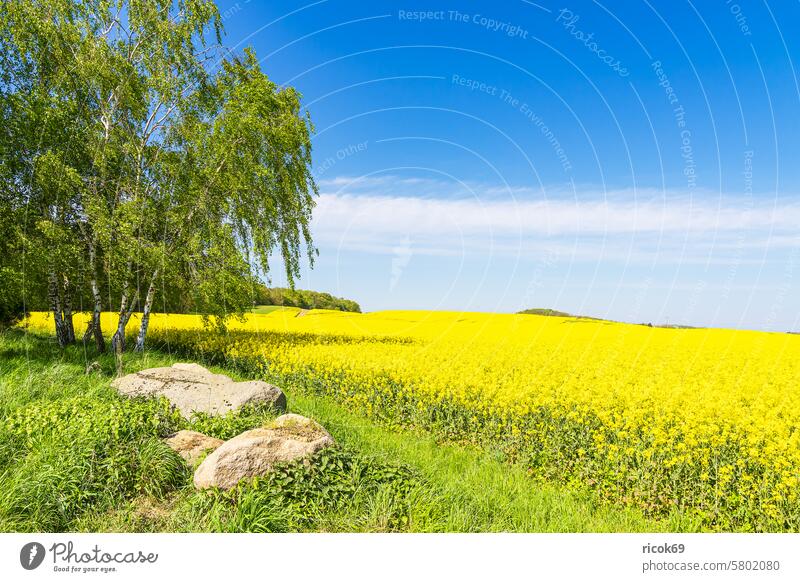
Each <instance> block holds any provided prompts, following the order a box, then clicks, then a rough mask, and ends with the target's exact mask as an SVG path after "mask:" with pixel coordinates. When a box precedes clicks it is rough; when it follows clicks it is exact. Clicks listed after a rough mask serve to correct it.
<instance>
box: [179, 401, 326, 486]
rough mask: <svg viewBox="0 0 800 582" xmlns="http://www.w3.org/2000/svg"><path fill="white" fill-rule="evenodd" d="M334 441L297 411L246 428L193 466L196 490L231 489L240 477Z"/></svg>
mask: <svg viewBox="0 0 800 582" xmlns="http://www.w3.org/2000/svg"><path fill="white" fill-rule="evenodd" d="M334 444H336V443H335V441H334V440H333V437H332V436H331V435H330V434H328V431H326V430H325V429H324V428H322V427H321V426H320V425H319V424H317V423H316V422H315V421H313V420H311V419H310V418H306V417H304V416H300V415H298V414H284V415H283V416H281V417H279V418H277V419H275V421H273V422H272V423H271V424H269V425H267V426H266V427H264V428H256V429H253V430H248V431H246V432H243V433H242V434H240V435H238V436H236V437H234V438H232V439H231V440H229V441H227V442H226V443H225V444H223V445H222V446H220V447H219V448H218V449H217V450H215V451H214V452H213V453H211V454H210V455H208V456H207V457H206V458H205V460H204V461H203V462H202V463H201V464H200V466H199V467H197V470H196V471H195V472H194V486H195V487H197V488H198V489H206V488H209V487H219V488H221V489H231V488H233V487H235V486H236V484H237V483H238V482H239V481H241V480H242V479H252V478H253V477H258V476H261V475H265V474H267V473H269V472H270V471H271V470H272V468H273V467H274V466H275V465H276V464H277V463H285V462H288V461H294V460H295V459H302V458H303V457H307V456H309V455H313V454H314V453H316V452H317V451H319V450H322V449H324V448H325V447H329V446H331V445H334Z"/></svg>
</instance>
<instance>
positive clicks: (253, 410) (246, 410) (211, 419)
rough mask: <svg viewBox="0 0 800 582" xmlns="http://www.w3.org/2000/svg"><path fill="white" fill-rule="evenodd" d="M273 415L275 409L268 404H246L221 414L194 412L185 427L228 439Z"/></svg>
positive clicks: (268, 419)
mask: <svg viewBox="0 0 800 582" xmlns="http://www.w3.org/2000/svg"><path fill="white" fill-rule="evenodd" d="M275 416H276V410H275V409H274V408H272V407H270V406H263V405H252V404H248V405H245V406H243V407H241V408H240V409H239V410H237V411H235V412H233V411H232V412H229V413H227V414H225V415H223V416H211V415H209V414H206V413H204V412H195V413H194V414H193V415H192V418H191V420H190V422H189V424H188V425H187V427H186V428H190V429H191V430H195V431H197V432H201V433H203V434H205V435H208V436H212V437H216V438H218V439H222V440H228V439H231V438H233V437H235V436H236V435H237V434H241V433H243V432H244V431H246V430H250V429H251V428H254V427H257V426H263V425H265V424H267V423H268V422H269V421H270V420H272V419H274V418H275Z"/></svg>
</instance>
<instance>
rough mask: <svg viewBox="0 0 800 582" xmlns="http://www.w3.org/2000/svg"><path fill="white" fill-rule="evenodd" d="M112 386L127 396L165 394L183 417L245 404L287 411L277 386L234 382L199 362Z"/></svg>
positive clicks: (156, 370) (158, 370)
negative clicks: (266, 405) (267, 406)
mask: <svg viewBox="0 0 800 582" xmlns="http://www.w3.org/2000/svg"><path fill="white" fill-rule="evenodd" d="M111 386H113V387H114V388H116V389H117V391H118V392H119V393H120V394H124V395H126V396H164V397H166V398H167V399H168V400H169V401H170V402H171V403H172V404H173V406H175V407H176V408H177V409H178V410H179V411H180V413H181V415H182V416H183V417H184V418H189V417H191V415H192V412H204V413H206V414H210V415H219V414H225V413H227V412H230V411H232V410H238V409H239V408H241V407H242V406H244V405H245V404H268V405H270V406H272V407H273V408H275V409H277V410H281V411H282V410H286V396H285V395H284V394H283V392H282V391H281V389H280V388H278V387H277V386H273V385H272V384H267V383H266V382H262V381H261V380H251V381H249V382H234V381H233V380H231V378H229V377H228V376H225V375H224V374H214V373H213V372H211V371H210V370H207V369H206V368H204V367H203V366H200V365H199V364H183V363H179V364H173V365H172V366H171V367H163V368H149V369H147V370H142V371H140V372H136V373H135V374H128V375H127V376H122V377H121V378H117V379H116V380H114V381H113V382H112V383H111Z"/></svg>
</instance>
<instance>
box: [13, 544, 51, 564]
mask: <svg viewBox="0 0 800 582" xmlns="http://www.w3.org/2000/svg"><path fill="white" fill-rule="evenodd" d="M44 553H45V552H44V546H43V545H42V544H40V543H39V542H29V543H27V544H25V545H24V546H22V549H21V550H20V552H19V563H20V564H22V567H23V568H25V569H26V570H35V569H36V568H38V567H39V566H41V565H42V562H43V561H44Z"/></svg>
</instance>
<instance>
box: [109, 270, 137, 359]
mask: <svg viewBox="0 0 800 582" xmlns="http://www.w3.org/2000/svg"><path fill="white" fill-rule="evenodd" d="M129 287H130V285H128V283H125V287H124V288H123V289H122V298H121V299H120V301H119V318H118V319H117V331H115V332H114V336H113V337H112V338H111V349H112V350H113V352H114V353H115V354H116V353H121V352H124V351H125V326H126V325H127V324H128V319H129V318H130V315H128V316H127V317H126V314H128V313H129V312H128V289H129ZM131 307H133V301H131Z"/></svg>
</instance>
